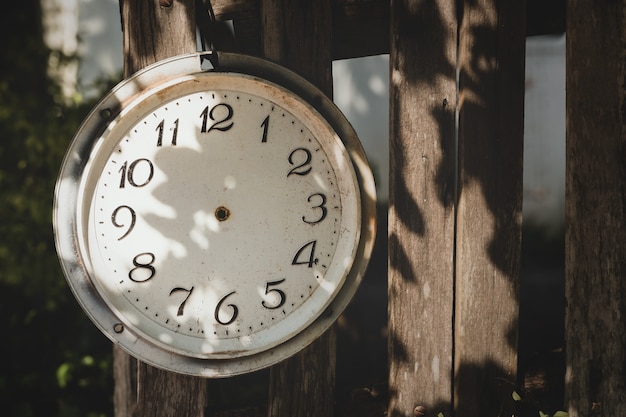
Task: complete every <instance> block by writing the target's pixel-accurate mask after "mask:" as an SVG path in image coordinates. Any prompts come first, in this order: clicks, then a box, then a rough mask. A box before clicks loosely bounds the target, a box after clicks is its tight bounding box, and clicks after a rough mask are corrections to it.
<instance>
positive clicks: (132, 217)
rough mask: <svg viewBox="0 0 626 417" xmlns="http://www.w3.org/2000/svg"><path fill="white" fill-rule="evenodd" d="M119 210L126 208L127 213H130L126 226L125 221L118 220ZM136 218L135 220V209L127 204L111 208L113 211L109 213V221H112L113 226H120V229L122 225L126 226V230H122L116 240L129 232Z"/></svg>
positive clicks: (133, 226)
mask: <svg viewBox="0 0 626 417" xmlns="http://www.w3.org/2000/svg"><path fill="white" fill-rule="evenodd" d="M120 210H128V213H129V214H130V224H129V225H128V226H126V223H119V222H118V218H117V217H118V214H119V212H120ZM136 220H137V215H136V214H135V210H133V209H132V208H130V207H129V206H124V205H122V206H119V207H118V208H116V209H115V210H113V213H112V214H111V223H113V226H115V227H117V228H120V229H121V228H122V227H127V229H126V232H124V234H123V235H122V236H120V237H118V238H117V240H122V239H124V238H125V237H126V236H128V235H129V234H130V232H131V231H132V230H133V229H134V228H135V221H136Z"/></svg>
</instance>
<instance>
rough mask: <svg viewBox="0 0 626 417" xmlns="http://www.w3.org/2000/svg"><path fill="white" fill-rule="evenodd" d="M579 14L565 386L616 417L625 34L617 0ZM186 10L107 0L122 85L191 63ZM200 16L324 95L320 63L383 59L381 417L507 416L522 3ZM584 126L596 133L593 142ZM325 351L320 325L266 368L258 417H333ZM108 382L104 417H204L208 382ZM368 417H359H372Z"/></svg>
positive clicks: (168, 1) (142, 369)
mask: <svg viewBox="0 0 626 417" xmlns="http://www.w3.org/2000/svg"><path fill="white" fill-rule="evenodd" d="M529 2H530V0H529ZM531 3H532V4H535V2H531ZM550 3H555V2H550ZM583 3H584V4H583ZM592 3H593V2H584V1H574V0H572V1H570V2H569V4H568V10H569V20H568V25H569V26H568V57H569V56H570V55H571V56H573V57H574V59H575V60H576V61H569V62H568V117H569V118H568V155H567V156H568V177H567V179H568V184H567V191H568V197H571V200H569V202H568V210H567V213H568V218H567V221H568V250H569V252H568V257H567V261H568V286H567V288H568V292H567V296H568V297H569V298H568V301H569V304H568V313H571V314H570V316H569V317H570V318H569V322H568V335H567V341H568V343H570V344H572V345H576V348H572V349H571V350H572V352H574V353H573V356H572V359H571V360H573V361H576V362H575V363H574V365H579V364H584V365H582V367H581V368H575V367H574V368H571V369H570V371H569V374H568V378H569V379H568V387H572V389H571V391H569V393H570V397H569V398H568V401H569V403H568V404H569V410H570V416H572V417H573V416H577V415H591V414H589V412H591V411H590V410H592V408H593V410H595V411H594V412H598V410H599V409H600V410H602V413H601V414H597V415H619V414H620V413H622V412H623V411H621V410H620V409H619V407H618V406H619V405H620V401H621V400H622V399H624V398H626V394H625V384H626V383H625V382H624V380H623V379H620V378H621V377H614V375H615V374H617V375H623V374H626V372H623V371H626V370H625V369H624V368H625V367H626V360H624V357H625V356H626V354H625V353H624V352H625V351H626V349H625V347H626V340H625V338H626V336H624V335H623V333H625V332H623V320H624V318H623V317H624V316H625V315H626V311H624V310H625V307H624V305H623V304H624V303H623V300H624V299H626V298H625V297H624V295H625V294H624V292H625V291H624V286H625V285H626V284H624V283H622V281H623V280H620V278H621V277H623V276H624V273H626V266H625V265H624V262H625V261H624V260H625V259H626V244H625V243H624V240H625V239H624V237H626V229H625V227H626V226H624V224H625V223H626V222H625V221H624V220H625V219H624V218H625V216H626V214H625V213H626V191H624V189H625V188H626V187H624V184H625V183H626V168H625V167H624V166H625V165H626V164H625V163H624V161H625V160H626V153H625V149H626V144H625V142H624V130H623V129H624V117H626V116H624V113H623V109H624V108H625V107H626V106H625V99H624V85H623V80H624V75H625V73H624V71H625V70H624V67H625V64H624V62H625V61H624V56H625V52H624V49H625V48H624V46H625V44H624V43H625V39H626V35H624V34H625V31H624V28H625V27H626V26H625V24H624V19H625V18H624V13H623V9H624V4H623V2H619V1H618V2H599V3H598V4H599V5H598V6H594V5H592ZM201 4H202V1H196V0H150V1H131V0H121V1H120V9H121V14H122V27H123V31H124V54H125V61H124V62H125V73H126V74H127V75H129V74H131V73H133V72H134V71H136V70H138V69H140V68H142V67H144V66H146V65H148V64H150V63H152V62H154V61H156V60H159V59H163V58H166V57H169V56H172V55H176V54H181V53H185V52H192V51H195V50H196V32H195V25H196V12H197V8H198V7H199V5H201ZM212 7H213V10H214V12H215V15H216V17H217V20H218V21H225V20H232V21H233V26H234V33H235V43H228V44H227V43H224V45H223V47H224V48H225V49H235V50H237V51H239V52H242V53H246V54H252V55H258V56H264V57H266V58H268V59H271V60H273V61H276V62H279V63H281V64H282V65H285V66H286V67H289V68H291V69H293V70H295V71H297V72H299V73H300V74H302V75H303V76H305V77H306V78H308V79H309V80H311V81H312V82H314V83H315V84H316V85H318V86H319V87H320V88H321V89H322V90H323V91H325V92H326V93H327V94H328V95H329V96H331V95H332V72H331V64H332V61H333V60H334V59H342V58H353V57H361V56H368V55H376V54H382V53H389V55H390V79H389V82H390V115H389V116H390V126H391V127H390V139H389V140H390V155H389V156H390V196H389V214H388V228H389V229H388V254H389V256H388V282H389V284H388V305H389V320H388V324H389V335H388V338H389V343H388V354H389V381H388V392H389V400H388V405H387V407H386V412H387V415H388V416H393V417H397V416H414V415H416V416H417V415H429V416H430V415H433V416H434V415H437V414H438V413H443V415H445V416H451V415H456V416H511V415H513V414H514V412H515V411H514V406H515V401H514V400H513V397H512V395H511V393H512V391H513V390H514V389H516V388H515V384H516V383H517V382H518V377H517V375H516V372H517V320H518V311H519V296H518V288H519V275H520V256H521V239H522V221H521V220H522V219H521V213H522V212H521V210H522V158H523V120H524V111H523V109H524V60H525V38H526V35H527V33H528V30H527V28H529V27H530V28H533V30H535V32H541V29H537V27H536V26H532V24H527V23H529V22H527V21H526V18H525V17H526V3H525V2H524V1H505V0H461V1H457V0H432V1H411V0H392V1H391V2H389V1H382V0H315V1H312V0H309V1H304V0H301V1H296V0H212ZM577 13H580V15H578V14H577ZM573 16H580V17H582V16H590V17H589V19H591V22H590V23H589V24H587V23H585V22H583V21H582V20H577V19H575V18H574V17H573ZM591 16H592V17H591ZM542 17H545V16H544V15H542ZM533 19H535V18H533ZM538 20H539V19H535V20H533V22H530V23H533V24H534V23H536V22H537V21H538ZM551 22H553V21H551ZM548 26H549V25H548ZM579 29H580V30H579ZM570 30H572V35H571V36H570ZM585 37H588V38H589V39H594V40H597V41H598V42H600V44H602V45H604V46H605V47H606V48H608V49H607V50H606V51H607V52H606V53H601V52H600V51H601V50H600V49H598V48H595V49H594V46H593V43H592V42H591V41H589V40H585V39H586V38H585ZM571 39H574V41H572V40H571ZM578 45H580V49H577V47H578ZM219 46H220V45H219V44H218V48H219ZM588 57H593V58H595V59H597V61H598V62H597V64H598V65H599V66H601V67H602V70H603V71H606V72H608V73H610V74H611V76H610V77H605V78H603V80H604V81H605V82H604V83H603V84H601V85H600V87H601V88H602V89H603V90H601V91H603V92H606V94H603V95H601V96H600V97H602V99H597V100H595V99H594V100H593V101H592V104H584V103H585V98H586V97H589V96H593V94H594V91H596V96H594V97H598V95H597V90H594V87H593V86H594V85H595V81H594V79H593V77H592V76H591V75H590V73H588V72H583V73H581V72H577V71H576V69H577V68H580V69H581V71H582V70H583V69H584V70H586V71H589V72H592V71H593V68H588V66H589V65H590V64H589V60H588ZM579 62H581V63H583V64H581V66H580V67H578V66H576V65H577V64H578V63H579ZM585 65H586V66H587V67H585ZM616 74H617V75H616ZM595 76H596V77H597V76H598V74H597V73H596V74H595ZM600 78H602V77H600ZM584 83H586V84H584ZM581 84H584V86H585V87H584V88H582V87H581ZM570 89H571V90H570ZM570 97H571V99H570ZM604 99H606V100H608V103H607V102H603V101H602V100H604ZM570 103H573V104H571V106H570ZM607 106H608V107H607ZM605 109H609V110H605ZM596 118H601V120H603V121H604V125H603V126H604V128H603V129H602V130H601V131H598V130H597V129H596V126H597V123H594V122H593V121H594V120H596ZM572 130H573V131H572ZM600 133H601V135H599V134H600ZM590 138H593V140H592V139H590ZM590 141H592V142H593V143H594V145H593V146H591V147H588V145H589V142H590ZM585 154H586V156H587V157H588V158H591V159H587V157H585ZM594 163H595V164H594ZM570 167H573V168H570ZM604 193H609V194H608V195H610V196H611V198H610V201H609V202H607V200H606V195H607V194H604ZM600 208H601V212H600V213H599V212H598V210H599V209H600ZM589 218H591V221H592V222H591V223H589V222H588V219H589ZM590 224H591V225H592V229H593V230H591V229H590V228H589V225H590ZM598 260H601V262H599V261H598ZM582 283H584V285H585V286H584V287H582V288H583V290H581V287H580V286H581V285H582ZM594 283H595V284H597V285H598V286H599V288H600V289H598V287H596V286H594ZM585 294H591V295H593V296H594V297H595V298H593V299H587V298H586V297H585ZM596 303H601V304H596ZM597 305H600V306H603V307H606V308H607V309H608V310H609V311H608V312H607V311H601V309H598V308H597V307H594V306H597ZM580 306H584V307H585V308H584V310H582V313H577V311H578V310H576V309H577V308H579V307H580ZM606 314H609V316H608V317H609V319H607V320H604V318H605V317H607V316H606ZM611 315H612V316H611ZM611 317H612V319H611ZM598 323H600V324H601V325H600V326H599V327H598ZM620 326H622V328H620ZM574 327H575V331H574V330H573V328H574ZM598 332H605V333H604V335H605V336H606V339H611V340H612V341H613V342H612V343H613V344H611V348H607V347H606V343H605V344H601V343H600V342H596V341H595V340H596V339H595V338H602V335H600V334H598ZM575 341H576V342H575ZM579 347H580V348H579ZM335 351H336V332H335V329H331V331H329V332H328V333H327V334H326V335H324V336H323V337H322V338H320V339H319V340H318V341H317V342H315V343H314V344H313V346H311V347H309V348H307V349H306V350H305V351H304V352H303V353H301V354H298V355H297V356H296V357H294V358H292V359H290V360H287V361H285V362H284V363H281V364H279V365H277V366H275V367H273V368H272V369H271V370H270V371H269V381H268V385H269V394H268V404H267V414H268V415H271V416H285V417H287V416H289V417H294V416H331V415H333V414H334V413H335V407H334V389H335V369H336V362H335V356H336V355H335ZM615 352H618V353H615ZM341 360H342V358H341V357H339V358H337V363H339V364H340V363H341ZM568 360H570V359H568ZM611 363H613V364H614V366H611ZM615 363H617V365H615ZM364 365H366V364H364ZM570 365H572V364H570ZM615 368H618V369H615ZM578 371H580V372H578ZM619 372H622V373H621V374H619ZM115 378H116V380H115V382H116V387H115V413H116V416H130V415H136V416H164V415H177V416H180V415H185V416H204V415H205V412H206V405H207V401H208V395H209V394H208V392H207V381H205V380H201V379H197V378H192V377H186V376H181V375H175V374H171V373H167V372H164V371H160V370H158V369H155V368H151V367H149V366H147V365H145V364H142V363H139V364H135V363H134V360H132V359H131V358H129V357H128V356H127V355H126V354H124V353H122V352H120V351H116V352H115ZM611 384H612V385H611ZM624 403H625V402H624V401H622V403H621V406H622V408H623V405H624ZM375 411H376V410H372V409H370V410H367V411H362V412H360V414H358V415H382V411H381V412H380V413H379V414H375ZM577 413H580V414H577ZM335 414H337V415H340V413H335ZM225 415H226V414H225ZM229 415H253V412H252V411H249V414H245V411H242V412H240V413H239V414H236V413H235V412H233V414H229ZM345 415H347V414H345ZM594 415H595V414H594Z"/></svg>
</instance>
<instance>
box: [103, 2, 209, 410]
mask: <svg viewBox="0 0 626 417" xmlns="http://www.w3.org/2000/svg"><path fill="white" fill-rule="evenodd" d="M120 11H121V15H122V30H123V35H124V36H123V39H124V75H125V76H130V75H131V74H132V73H134V72H136V71H137V70H139V69H141V68H143V67H145V66H146V65H149V64H152V63H154V62H156V61H158V60H161V59H164V58H168V57H171V56H174V55H179V54H182V53H187V52H194V51H195V50H196V29H195V28H196V19H195V0H178V1H167V0H149V1H143V0H142V1H134V0H120ZM113 353H114V355H113V356H114V366H113V372H114V378H115V391H114V412H115V416H117V417H129V416H131V415H132V416H137V417H150V416H155V417H157V416H158V417H164V416H181V415H184V416H190V417H194V416H196V417H203V416H204V408H205V402H206V381H205V380H203V379H200V378H194V377H189V376H185V375H179V374H175V373H172V372H166V371H163V370H160V369H156V368H153V367H151V366H149V365H146V364H145V363H142V362H139V363H137V361H136V360H134V359H132V358H131V357H130V356H129V355H128V354H127V353H125V352H123V351H122V350H121V349H119V348H117V347H115V348H114V352H113Z"/></svg>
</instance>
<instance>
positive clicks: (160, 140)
mask: <svg viewBox="0 0 626 417" xmlns="http://www.w3.org/2000/svg"><path fill="white" fill-rule="evenodd" d="M154 130H156V131H157V132H159V136H158V138H157V143H156V146H162V145H163V131H164V130H165V119H163V120H161V123H159V124H158V125H157V127H156V129H154ZM170 130H172V140H171V142H170V144H171V145H172V146H176V137H177V136H178V119H176V120H175V121H174V127H173V128H172V129H170Z"/></svg>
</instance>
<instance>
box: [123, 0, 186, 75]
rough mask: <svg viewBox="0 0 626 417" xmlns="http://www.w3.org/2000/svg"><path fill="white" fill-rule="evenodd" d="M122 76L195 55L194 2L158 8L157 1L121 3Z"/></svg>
mask: <svg viewBox="0 0 626 417" xmlns="http://www.w3.org/2000/svg"><path fill="white" fill-rule="evenodd" d="M120 12H121V15H122V32H123V43H124V44H123V50H124V74H125V75H127V76H128V75H130V74H133V73H134V72H136V71H137V70H139V69H141V68H143V67H145V66H147V65H150V64H152V63H154V62H156V61H159V60H161V59H164V58H169V57H171V56H174V55H179V54H183V53H187V52H195V51H196V15H195V13H196V9H195V0H176V1H173V2H172V6H171V7H161V6H160V5H159V0H145V1H130V0H120Z"/></svg>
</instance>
